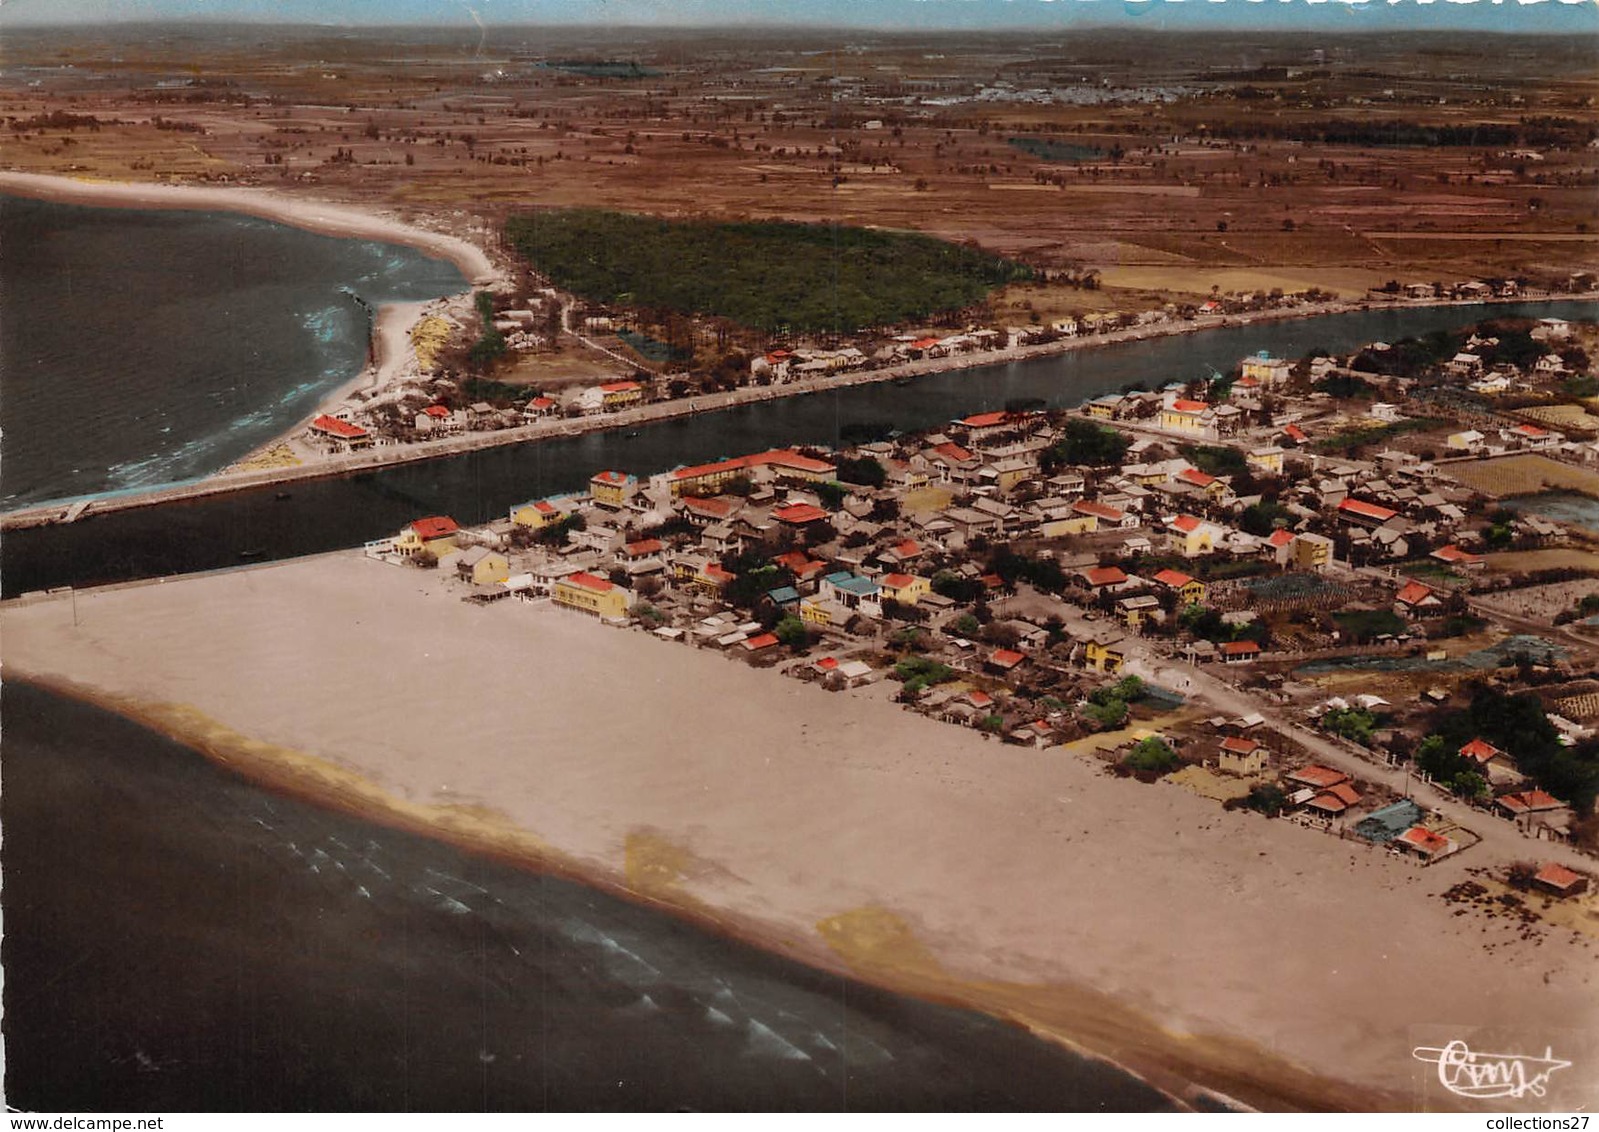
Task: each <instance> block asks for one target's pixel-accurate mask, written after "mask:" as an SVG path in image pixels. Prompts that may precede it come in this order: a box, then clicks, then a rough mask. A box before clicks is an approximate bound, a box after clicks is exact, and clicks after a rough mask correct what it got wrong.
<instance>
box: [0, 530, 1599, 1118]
mask: <svg viewBox="0 0 1599 1132" xmlns="http://www.w3.org/2000/svg"><path fill="white" fill-rule="evenodd" d="M458 598H459V594H458V592H455V591H451V590H450V589H449V588H448V587H447V586H446V584H445V583H444V581H443V579H441V578H439V577H438V576H437V575H432V574H427V573H423V572H421V571H416V570H412V569H409V568H398V567H393V566H388V565H384V564H381V563H378V562H375V561H369V560H366V559H363V558H361V557H360V556H359V555H357V554H354V553H341V554H335V555H325V556H321V557H318V558H312V559H302V560H299V561H296V562H292V563H287V564H279V565H273V566H269V567H259V568H246V569H237V570H230V571H225V572H222V573H219V574H214V575H208V576H196V577H192V578H187V579H183V580H180V581H176V582H168V583H163V584H140V585H130V586H125V587H120V588H114V589H107V590H102V591H91V592H86V593H82V594H79V595H78V596H77V598H76V607H75V610H74V607H73V605H72V603H71V602H69V601H67V600H65V599H54V600H37V601H32V602H12V603H9V604H7V605H6V606H4V607H0V632H3V634H4V642H5V648H4V660H5V662H6V666H7V671H8V672H9V673H10V674H12V675H13V676H24V677H28V678H33V679H37V680H39V681H41V682H43V683H46V684H49V685H50V686H53V687H56V688H60V689H64V690H68V691H72V692H75V693H76V694H79V695H84V696H88V697H90V698H93V699H96V700H98V701H101V702H104V703H107V704H109V705H111V706H113V707H115V708H117V709H118V710H121V711H123V712H125V713H127V714H130V715H132V716H134V717H136V718H139V719H141V720H143V721H144V722H146V723H148V724H150V725H152V726H155V727H157V728H158V729H160V730H162V731H165V732H167V733H168V734H171V735H173V736H175V737H179V738H182V739H184V740H185V741H187V742H189V743H191V744H193V745H194V746H196V747H197V748H199V749H201V750H203V751H205V752H206V753H207V754H208V755H209V756H211V757H213V758H215V759H217V760H219V761H222V762H224V763H227V764H228V765H231V766H233V767H235V768H236V769H238V770H240V771H241V772H243V773H245V774H248V775H250V776H252V777H255V778H258V779H260V780H262V781H265V782H268V783H272V784H275V785H277V786H278V787H280V788H283V789H286V790H292V791H294V792H297V793H301V794H304V795H307V796H310V797H314V798H317V799H320V800H321V801H323V802H325V803H327V804H332V805H339V806H346V807H350V808H353V809H357V810H360V811H361V812H364V813H369V814H372V815H374V816H377V817H379V818H380V819H381V820H386V821H389V822H392V823H395V824H399V825H404V826H408V827H412V828H418V829H424V830H428V831H430V832H432V833H434V834H435V835H438V836H443V837H446V838H449V839H451V840H454V841H458V842H460V843H463V844H466V845H468V846H470V847H473V848H476V849H478V850H481V851H485V852H491V853H495V854H500V855H505V856H508V857H514V858H517V859H521V860H526V861H535V862H539V863H541V864H543V865H545V866H547V867H552V868H556V869H559V870H562V871H566V872H570V873H573V874H576V875H580V876H583V877H585V878H586V879H588V880H590V881H591V882H592V883H595V884H598V885H601V886H604V887H608V888H612V889H614V890H616V891H619V892H623V893H626V894H628V895H630V896H631V897H632V898H634V899H640V900H646V901H650V902H653V903H658V904H661V905H664V906H667V907H670V908H672V909H675V910H677V911H678V912H679V913H681V914H683V915H685V916H689V917H693V918H696V919H699V920H702V921H705V922H708V923H711V924H714V925H716V926H718V927H720V928H721V929H723V930H728V931H733V932H736V933H738V934H740V935H743V936H746V937H748V938H751V939H754V940H757V941H759V942H762V943H764V944H765V945H767V946H770V947H773V948H777V949H780V950H783V951H785V952H788V953H790V954H793V955H795V956H797V957H800V958H802V959H805V960H807V961H809V962H812V963H815V964H819V965H823V966H828V967H832V968H835V969H845V970H849V971H851V972H853V973H856V974H859V975H861V976H862V977H865V978H867V979H869V980H872V981H875V982H878V983H880V984H882V985H885V986H889V987H890V988H892V989H896V990H901V991H908V992H911V993H916V994H920V995H924V996H926V997H931V998H935V999H939V1000H943V1001H955V1002H962V1003H966V1004H971V1005H975V1006H978V1007H980V1008H982V1009H985V1010H988V1011H990V1012H992V1013H995V1014H997V1015H999V1016H1002V1017H1008V1018H1012V1019H1016V1020H1018V1021H1021V1022H1023V1023H1025V1024H1027V1025H1030V1026H1032V1027H1034V1028H1035V1029H1037V1030H1039V1031H1040V1032H1044V1033H1049V1034H1051V1035H1053V1036H1056V1037H1058V1038H1060V1039H1062V1040H1064V1041H1068V1042H1070V1043H1072V1044H1074V1045H1076V1046H1078V1047H1080V1048H1085V1049H1087V1050H1090V1051H1092V1052H1095V1053H1098V1054H1100V1055H1102V1056H1106V1057H1110V1058H1112V1059H1114V1060H1116V1061H1118V1062H1121V1063H1123V1064H1125V1065H1128V1066H1129V1067H1131V1068H1133V1069H1135V1070H1136V1071H1138V1072H1140V1073H1142V1074H1144V1075H1146V1076H1147V1077H1149V1078H1150V1079H1151V1080H1152V1081H1154V1082H1155V1083H1157V1084H1160V1085H1162V1086H1163V1087H1167V1088H1173V1089H1175V1088H1179V1087H1180V1086H1181V1083H1182V1082H1184V1081H1192V1082H1198V1083H1200V1084H1201V1085H1204V1086H1206V1087H1209V1088H1214V1089H1217V1090H1219V1091H1221V1092H1224V1093H1227V1094H1229V1095H1231V1096H1234V1097H1237V1098H1239V1099H1241V1100H1243V1101H1245V1102H1247V1103H1250V1104H1252V1105H1256V1106H1260V1107H1268V1108H1310V1109H1320V1108H1345V1109H1397V1110H1409V1109H1413V1108H1417V1107H1435V1108H1437V1107H1448V1105H1449V1103H1450V1102H1451V1100H1452V1099H1453V1098H1451V1097H1450V1096H1449V1095H1448V1094H1446V1093H1443V1092H1442V1090H1440V1089H1439V1088H1438V1087H1437V1084H1436V1080H1433V1082H1432V1088H1431V1091H1428V1090H1427V1084H1428V1080H1427V1079H1428V1077H1429V1076H1430V1071H1429V1068H1428V1067H1427V1066H1425V1065H1423V1064H1422V1063H1420V1062H1417V1061H1416V1060H1415V1059H1413V1058H1412V1057H1411V1052H1410V1051H1411V1049H1412V1048H1413V1047H1414V1046H1416V1045H1418V1044H1423V1041H1424V1040H1425V1039H1428V1038H1431V1037H1432V1036H1435V1035H1436V1034H1437V1033H1438V1032H1440V1028H1442V1029H1443V1030H1445V1031H1448V1032H1451V1033H1453V1032H1459V1033H1460V1034H1461V1035H1462V1036H1469V1035H1470V1034H1471V1033H1473V1032H1477V1031H1479V1028H1490V1029H1491V1030H1492V1031H1493V1032H1494V1033H1497V1034H1501V1035H1507V1034H1508V1035H1512V1039H1510V1040H1523V1041H1526V1042H1528V1043H1530V1042H1532V1041H1536V1042H1537V1043H1538V1048H1539V1050H1540V1051H1541V1049H1542V1047H1543V1045H1544V1044H1545V1043H1546V1042H1547V1043H1552V1044H1553V1045H1554V1046H1555V1047H1557V1049H1559V1050H1561V1051H1562V1055H1563V1056H1567V1057H1573V1056H1574V1055H1575V1056H1574V1059H1575V1060H1579V1061H1580V1060H1581V1059H1582V1058H1583V1057H1584V1056H1588V1057H1590V1058H1591V1056H1592V1055H1594V1054H1599V1045H1596V1044H1595V1043H1594V1042H1593V1041H1592V1038H1593V1034H1594V1023H1595V1020H1596V1018H1599V988H1596V986H1595V982H1594V979H1595V972H1596V970H1599V964H1595V962H1594V949H1593V946H1592V943H1591V941H1589V940H1587V939H1586V938H1585V937H1581V936H1578V935H1576V934H1575V933H1573V932H1570V931H1567V930H1566V929H1563V928H1555V927H1536V928H1532V929H1528V928H1525V927H1524V926H1523V925H1521V924H1520V923H1517V922H1514V921H1511V920H1509V919H1507V918H1487V917H1483V916H1481V915H1480V914H1479V913H1475V912H1473V913H1470V914H1466V915H1457V914H1456V909H1455V908H1454V907H1452V906H1451V905H1450V904H1448V903H1447V902H1445V901H1444V900H1442V899H1440V894H1441V893H1442V892H1444V891H1445V890H1447V889H1448V888H1450V887H1451V886H1452V885H1455V884H1457V883H1459V882H1460V881H1462V880H1463V879H1467V877H1468V873H1467V871H1466V870H1467V869H1469V868H1471V867H1473V866H1484V865H1488V864H1491V863H1492V862H1489V861H1487V860H1481V861H1476V862H1473V861H1471V860H1470V859H1469V856H1470V855H1469V853H1468V854H1462V855H1461V856H1460V857H1457V858H1454V859H1452V860H1449V861H1446V862H1444V863H1443V864H1440V865H1438V866H1436V867H1434V868H1430V869H1420V868H1418V867H1415V866H1412V865H1409V864H1406V863H1404V862H1402V861H1399V860H1396V859H1393V858H1390V857H1388V856H1386V855H1384V854H1382V853H1379V852H1376V851H1372V850H1368V849H1364V848H1359V847H1356V846H1355V845H1352V844H1350V843H1346V842H1339V841H1337V840H1335V839H1333V838H1329V837H1326V836H1324V835H1320V834H1316V833H1313V832H1311V831H1307V830H1304V829H1301V828H1298V827H1296V826H1293V825H1290V824H1288V823H1286V822H1280V821H1278V822H1271V821H1267V820H1265V819H1262V818H1259V817H1257V816H1254V815H1248V814H1235V813H1226V812H1223V811H1221V810H1220V809H1218V808H1217V807H1216V806H1215V805H1214V804H1213V803H1210V802H1207V801H1205V800H1204V799H1201V798H1199V797H1198V796H1196V795H1194V794H1191V793H1189V792H1187V791H1185V790H1182V789H1181V788H1179V787H1176V786H1172V785H1169V784H1155V785H1144V784H1140V783H1137V782H1135V781H1132V780H1122V779H1116V778H1113V777H1110V776H1107V775H1105V774H1104V773H1102V772H1101V771H1100V770H1099V769H1098V766H1097V764H1095V763H1093V762H1091V761H1089V760H1087V759H1084V758H1081V757H1079V756H1075V755H1071V754H1068V753H1065V752H1062V751H1048V752H1038V751H1033V750H1024V749H1021V748H1016V747H1008V746H1002V745H1000V744H998V743H992V742H986V741H984V740H983V739H982V738H981V737H980V736H978V735H977V734H976V733H974V732H971V731H967V730H964V729H960V728H956V727H950V726H947V725H942V724H938V723H935V722H932V721H929V720H927V719H924V718H922V717H919V716H915V715H912V714H910V713H906V712H904V711H902V710H901V709H899V708H898V707H896V706H895V705H894V704H892V703H891V702H890V700H889V689H888V688H886V687H882V686H878V687H875V688H872V689H868V690H865V691H861V692H853V693H842V694H833V693H828V692H825V691H823V690H821V689H820V688H817V687H815V686H811V685H805V684H801V683H799V682H797V681H794V680H790V679H786V678H784V677H782V676H780V675H779V674H777V673H775V672H766V671H757V670H754V669H751V668H748V667H747V666H745V665H743V664H741V663H737V662H733V661H730V660H728V659H727V658H725V657H723V656H721V655H719V654H715V653H712V652H708V651H698V650H694V649H692V648H689V647H687V646H684V645H681V644H672V643H667V642H664V641H660V640H657V639H655V638H652V637H650V636H648V635H646V634H642V633H638V632H632V631H618V630H615V629H609V628H605V627H603V626H601V625H599V624H598V623H596V622H594V621H591V620H589V619H587V618H585V617H583V616H581V615H579V614H573V613H565V612H561V611H558V610H555V609H553V608H551V607H548V606H541V605H538V604H532V605H529V604H521V603H514V602H502V603H499V604H497V605H494V606H490V607H477V606H471V605H467V604H465V603H463V602H461V601H460V600H458ZM74 618H76V622H77V624H76V625H74ZM1578 1046H1581V1047H1582V1048H1581V1049H1580V1050H1579V1049H1578ZM1565 1050H1572V1051H1573V1052H1572V1053H1565V1052H1564V1051H1565ZM1595 1090H1596V1085H1595V1081H1594V1078H1593V1077H1592V1075H1591V1074H1586V1075H1584V1076H1583V1077H1581V1078H1578V1077H1577V1075H1576V1074H1575V1073H1572V1074H1569V1075H1567V1077H1565V1078H1555V1079H1554V1080H1553V1081H1552V1082H1551V1086H1550V1095H1549V1097H1548V1098H1547V1099H1545V1100H1541V1101H1538V1102H1537V1105H1538V1107H1540V1108H1545V1107H1547V1108H1551V1109H1560V1108H1563V1109H1566V1110H1576V1109H1582V1108H1587V1107H1591V1106H1592V1104H1593V1103H1594V1101H1595V1100H1599V1095H1596V1091H1595ZM1528 1103H1530V1100H1523V1101H1522V1102H1520V1105H1521V1107H1523V1108H1525V1106H1526V1105H1527V1104H1528Z"/></svg>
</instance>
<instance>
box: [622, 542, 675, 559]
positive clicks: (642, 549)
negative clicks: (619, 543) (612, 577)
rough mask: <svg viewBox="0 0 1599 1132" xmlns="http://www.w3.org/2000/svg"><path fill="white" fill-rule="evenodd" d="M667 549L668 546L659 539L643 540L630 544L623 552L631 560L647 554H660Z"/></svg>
mask: <svg viewBox="0 0 1599 1132" xmlns="http://www.w3.org/2000/svg"><path fill="white" fill-rule="evenodd" d="M665 549H666V544H665V543H664V542H662V541H661V540H660V539H658V538H641V539H639V540H638V541H637V542H630V543H628V544H627V545H626V546H624V547H623V548H622V552H623V553H624V554H626V555H627V556H628V557H629V558H638V557H641V556H642V555H645V554H658V553H659V552H660V551H662V550H665Z"/></svg>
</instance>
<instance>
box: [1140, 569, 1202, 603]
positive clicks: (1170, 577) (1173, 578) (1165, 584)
mask: <svg viewBox="0 0 1599 1132" xmlns="http://www.w3.org/2000/svg"><path fill="white" fill-rule="evenodd" d="M1150 581H1152V582H1154V583H1155V584H1156V585H1157V586H1160V587H1161V588H1162V589H1166V590H1171V591H1172V592H1173V593H1175V594H1176V595H1177V596H1178V597H1179V598H1180V599H1182V600H1183V601H1185V602H1189V603H1190V604H1191V603H1193V602H1196V601H1204V600H1205V594H1206V592H1207V587H1206V585H1205V583H1204V582H1201V581H1200V580H1199V579H1198V578H1194V577H1191V576H1189V575H1188V574H1185V573H1183V572H1182V571H1181V570H1171V569H1167V570H1162V571H1161V572H1160V573H1158V574H1156V575H1155V576H1154V577H1153V578H1151V579H1150Z"/></svg>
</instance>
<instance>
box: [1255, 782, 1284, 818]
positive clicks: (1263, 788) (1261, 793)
mask: <svg viewBox="0 0 1599 1132" xmlns="http://www.w3.org/2000/svg"><path fill="white" fill-rule="evenodd" d="M1244 805H1245V806H1246V807H1247V808H1249V809H1251V810H1254V811H1255V812H1256V813H1258V814H1265V815H1266V816H1267V817H1268V818H1274V817H1276V816H1277V815H1278V814H1280V813H1282V812H1283V808H1284V807H1285V806H1287V805H1288V795H1286V794H1284V793H1283V792H1282V789H1281V788H1280V787H1278V786H1275V785H1273V784H1272V783H1269V782H1257V783H1256V784H1255V785H1254V786H1251V787H1250V788H1249V793H1248V794H1246V795H1245V796H1244Z"/></svg>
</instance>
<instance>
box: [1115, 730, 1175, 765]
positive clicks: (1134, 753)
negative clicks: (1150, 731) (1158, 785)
mask: <svg viewBox="0 0 1599 1132" xmlns="http://www.w3.org/2000/svg"><path fill="white" fill-rule="evenodd" d="M1122 765H1123V766H1125V767H1126V768H1127V769H1128V770H1131V771H1135V772H1142V773H1144V774H1155V775H1159V774H1169V773H1170V772H1172V771H1174V770H1176V769H1177V768H1178V767H1180V766H1182V765H1183V762H1182V760H1181V759H1180V758H1178V757H1177V752H1176V751H1174V750H1172V749H1171V746H1170V745H1169V744H1168V743H1167V742H1166V741H1165V740H1164V739H1162V738H1160V737H1159V736H1157V735H1151V736H1150V737H1149V738H1148V739H1145V740H1143V741H1142V742H1140V743H1138V744H1137V745H1135V746H1134V747H1133V749H1132V750H1131V751H1129V752H1128V754H1127V757H1126V758H1124V759H1122Z"/></svg>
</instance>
